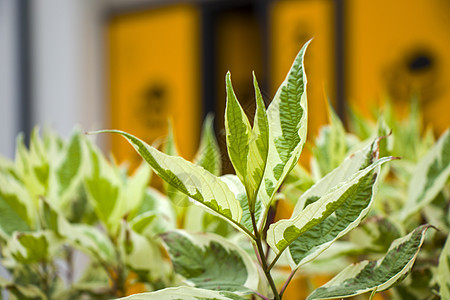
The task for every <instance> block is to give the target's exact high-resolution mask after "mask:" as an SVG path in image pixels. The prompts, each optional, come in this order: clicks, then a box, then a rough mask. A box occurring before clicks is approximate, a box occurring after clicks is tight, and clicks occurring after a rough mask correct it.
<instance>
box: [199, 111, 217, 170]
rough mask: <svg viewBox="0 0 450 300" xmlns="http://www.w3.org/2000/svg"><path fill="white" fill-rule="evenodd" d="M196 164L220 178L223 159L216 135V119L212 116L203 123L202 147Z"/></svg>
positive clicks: (209, 115)
mask: <svg viewBox="0 0 450 300" xmlns="http://www.w3.org/2000/svg"><path fill="white" fill-rule="evenodd" d="M194 164H196V165H197V166H201V167H203V168H204V169H205V170H207V171H209V172H211V174H213V175H216V176H219V175H220V173H221V171H222V159H221V156H220V149H219V144H218V143H217V140H216V136H215V135H214V117H213V115H212V114H208V115H207V116H206V119H205V121H204V122H203V129H202V135H201V138H200V146H199V148H198V151H197V154H196V155H195V157H194Z"/></svg>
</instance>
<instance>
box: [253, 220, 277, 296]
mask: <svg viewBox="0 0 450 300" xmlns="http://www.w3.org/2000/svg"><path fill="white" fill-rule="evenodd" d="M250 215H251V219H252V225H253V230H254V231H255V242H256V248H257V250H258V253H257V254H258V255H259V257H260V258H261V260H260V262H261V267H262V269H263V271H264V274H265V275H266V278H267V281H268V282H269V285H270V288H271V289H272V292H273V295H274V300H281V297H280V295H279V294H278V290H277V287H276V285H275V282H274V281H273V278H272V275H271V274H270V270H269V268H268V267H267V261H266V256H265V255H264V250H263V247H262V243H261V235H260V233H259V231H258V225H257V224H256V220H255V214H253V213H250Z"/></svg>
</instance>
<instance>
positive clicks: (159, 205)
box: [130, 187, 176, 236]
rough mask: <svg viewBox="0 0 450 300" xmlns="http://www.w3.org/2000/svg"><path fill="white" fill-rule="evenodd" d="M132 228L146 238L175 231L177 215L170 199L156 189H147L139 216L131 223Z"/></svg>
mask: <svg viewBox="0 0 450 300" xmlns="http://www.w3.org/2000/svg"><path fill="white" fill-rule="evenodd" d="M152 215H153V216H155V218H153V217H152ZM130 226H132V228H133V230H135V231H136V232H138V233H141V234H144V235H146V236H155V235H158V234H160V233H163V232H166V231H167V230H172V229H174V228H175V227H176V214H175V211H174V209H173V206H172V204H171V202H170V199H169V198H168V197H167V196H166V195H164V194H162V193H161V192H159V191H158V190H156V189H154V188H151V187H150V188H147V190H146V191H145V193H144V199H143V201H142V203H141V207H140V208H139V210H138V212H137V216H136V217H134V218H133V219H132V220H131V221H130Z"/></svg>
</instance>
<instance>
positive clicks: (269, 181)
mask: <svg viewBox="0 0 450 300" xmlns="http://www.w3.org/2000/svg"><path fill="white" fill-rule="evenodd" d="M308 45H309V42H307V43H306V44H305V45H304V46H303V48H302V49H301V50H300V52H299V53H298V55H297V57H296V58H295V61H294V63H293V65H292V67H291V69H290V71H289V73H288V75H287V76H286V79H285V80H284V82H283V83H282V84H281V86H280V88H279V89H278V91H277V93H276V94H275V97H274V99H273V100H272V102H271V103H270V105H269V107H268V109H267V118H268V124H269V149H268V155H267V163H266V167H265V170H264V177H263V183H262V184H261V188H260V189H259V191H258V197H259V198H261V201H262V202H263V203H264V205H265V206H266V207H267V206H269V205H270V203H271V201H272V198H273V196H274V195H275V192H276V191H277V190H278V188H279V187H280V185H281V182H282V181H283V180H284V178H285V177H286V175H287V174H288V173H289V171H290V170H291V169H292V168H293V167H294V166H295V165H296V164H297V162H298V159H299V157H300V153H301V151H302V149H303V145H304V144H305V141H306V132H307V101H306V74H305V72H304V67H303V57H304V54H305V51H306V48H307V46H308Z"/></svg>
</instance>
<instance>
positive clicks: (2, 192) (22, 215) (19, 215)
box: [0, 173, 36, 235]
mask: <svg viewBox="0 0 450 300" xmlns="http://www.w3.org/2000/svg"><path fill="white" fill-rule="evenodd" d="M0 186H1V188H0V214H1V218H0V230H1V231H2V232H4V233H5V234H7V235H11V234H12V233H13V232H14V231H15V230H20V231H27V230H29V229H32V228H34V227H35V225H36V224H35V222H36V204H35V200H34V199H32V198H31V195H30V194H29V193H28V190H27V189H26V187H25V186H24V185H23V183H22V182H20V181H19V180H18V179H17V178H15V177H14V176H12V175H11V174H8V173H3V174H2V173H0Z"/></svg>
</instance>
